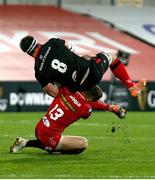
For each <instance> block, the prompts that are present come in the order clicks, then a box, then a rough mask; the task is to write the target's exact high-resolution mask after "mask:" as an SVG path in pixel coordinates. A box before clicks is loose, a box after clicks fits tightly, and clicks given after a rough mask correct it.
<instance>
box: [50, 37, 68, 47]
mask: <svg viewBox="0 0 155 180" xmlns="http://www.w3.org/2000/svg"><path fill="white" fill-rule="evenodd" d="M47 43H48V44H49V43H51V44H54V45H57V44H65V40H63V39H60V38H56V37H54V38H51V39H49V40H48V41H47Z"/></svg>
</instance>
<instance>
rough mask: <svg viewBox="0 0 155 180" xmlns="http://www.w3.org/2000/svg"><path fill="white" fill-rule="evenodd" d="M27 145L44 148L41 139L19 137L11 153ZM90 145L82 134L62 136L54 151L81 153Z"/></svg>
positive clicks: (11, 148)
mask: <svg viewBox="0 0 155 180" xmlns="http://www.w3.org/2000/svg"><path fill="white" fill-rule="evenodd" d="M25 147H33V148H39V149H43V150H45V149H44V148H43V147H42V144H41V143H40V141H39V140H27V139H24V138H21V137H17V138H16V139H15V141H14V143H13V144H12V146H11V147H10V153H17V152H19V151H21V150H22V149H23V148H25ZM87 147H88V142H87V139H86V138H84V137H81V136H61V138H60V141H59V143H58V145H57V147H56V149H55V150H54V151H48V150H47V151H48V152H49V153H52V152H60V153H61V154H79V153H81V152H83V151H84V150H85V149H86V148H87Z"/></svg>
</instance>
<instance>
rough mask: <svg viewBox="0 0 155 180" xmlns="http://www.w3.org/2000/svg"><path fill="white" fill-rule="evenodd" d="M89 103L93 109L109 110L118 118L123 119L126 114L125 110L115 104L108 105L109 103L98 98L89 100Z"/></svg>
mask: <svg viewBox="0 0 155 180" xmlns="http://www.w3.org/2000/svg"><path fill="white" fill-rule="evenodd" d="M90 105H91V107H92V109H93V110H104V111H109V112H112V113H114V114H116V115H117V116H118V117H119V118H120V119H124V118H125V116H126V110H125V109H123V108H122V107H121V106H119V105H117V104H115V105H110V104H107V103H103V102H101V101H100V100H98V101H95V102H91V103H90Z"/></svg>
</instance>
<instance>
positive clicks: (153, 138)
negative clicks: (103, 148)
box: [0, 134, 155, 141]
mask: <svg viewBox="0 0 155 180" xmlns="http://www.w3.org/2000/svg"><path fill="white" fill-rule="evenodd" d="M108 135H109V134H108ZM17 136H18V135H17ZM17 136H15V135H12V134H3V135H0V137H2V138H16V137H17ZM25 137H26V138H35V135H34V134H29V135H25ZM86 137H87V138H88V139H109V138H111V137H110V136H86ZM123 138H124V137H120V138H117V137H114V139H116V140H121V139H123ZM128 138H129V139H130V140H142V141H145V140H147V141H148V140H155V137H151V138H150V137H148V138H146V137H137V138H136V137H128Z"/></svg>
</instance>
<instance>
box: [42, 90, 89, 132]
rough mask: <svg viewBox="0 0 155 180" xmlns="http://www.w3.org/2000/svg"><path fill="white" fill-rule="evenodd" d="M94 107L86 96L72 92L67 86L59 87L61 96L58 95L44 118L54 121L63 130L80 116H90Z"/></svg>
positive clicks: (44, 119) (57, 127) (44, 120)
mask: <svg viewBox="0 0 155 180" xmlns="http://www.w3.org/2000/svg"><path fill="white" fill-rule="evenodd" d="M91 112H92V108H91V106H90V104H89V103H88V102H87V100H86V99H85V97H84V96H83V95H82V94H81V93H79V92H75V93H71V92H70V91H69V90H68V89H67V88H60V89H59V96H58V97H56V98H55V99H54V100H53V102H52V104H51V106H50V107H49V109H48V111H47V113H46V114H45V116H44V118H43V122H44V123H45V125H46V119H47V120H48V121H49V123H52V124H53V125H54V126H55V128H56V129H59V130H61V132H62V131H63V130H64V129H65V128H66V127H67V126H69V125H70V124H72V123H73V122H75V121H77V120H78V119H79V118H87V117H89V116H90V114H91Z"/></svg>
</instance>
